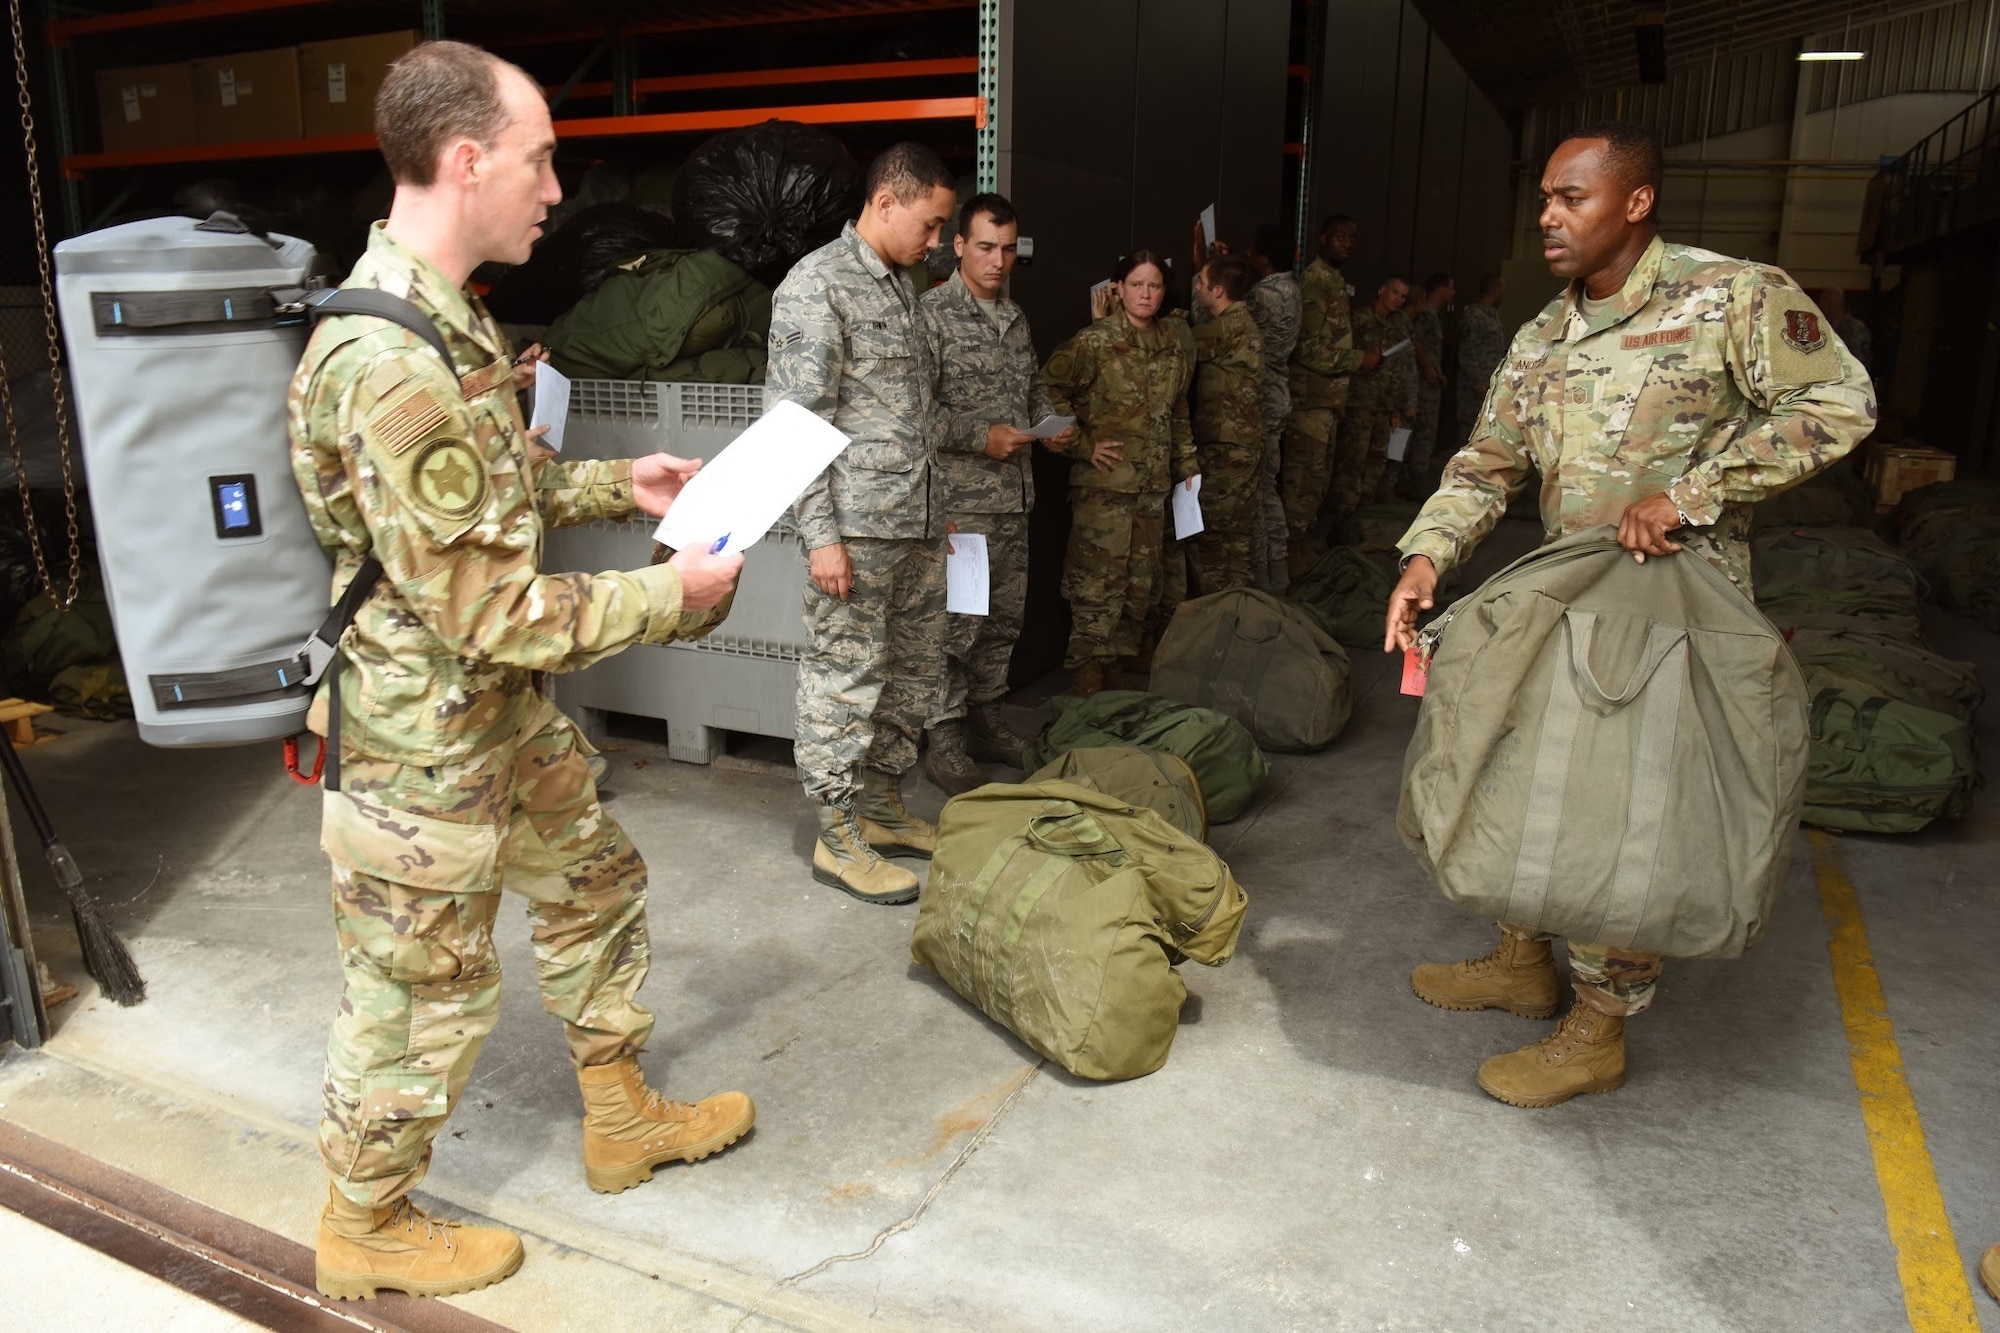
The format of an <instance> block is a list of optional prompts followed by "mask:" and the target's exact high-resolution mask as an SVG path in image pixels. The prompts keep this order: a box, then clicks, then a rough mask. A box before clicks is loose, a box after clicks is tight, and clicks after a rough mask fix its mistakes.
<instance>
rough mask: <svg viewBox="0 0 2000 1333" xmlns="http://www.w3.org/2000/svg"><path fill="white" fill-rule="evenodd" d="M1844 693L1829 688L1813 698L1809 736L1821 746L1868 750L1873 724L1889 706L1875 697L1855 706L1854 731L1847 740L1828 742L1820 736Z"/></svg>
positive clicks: (1885, 701)
mask: <svg viewBox="0 0 2000 1333" xmlns="http://www.w3.org/2000/svg"><path fill="white" fill-rule="evenodd" d="M1846 693H1847V691H1845V690H1842V689H1836V688H1829V689H1824V690H1821V691H1820V692H1819V693H1818V694H1816V695H1814V696H1813V701H1812V717H1811V722H1810V724H1809V728H1808V729H1809V734H1810V735H1811V736H1812V738H1813V739H1814V740H1816V741H1818V742H1820V743H1821V744H1822V745H1833V744H1838V745H1839V746H1840V748H1841V749H1843V750H1865V749H1867V748H1868V742H1869V741H1870V740H1871V739H1872V738H1873V737H1874V734H1875V723H1876V721H1877V720H1879V719H1880V718H1881V716H1882V710H1883V709H1885V708H1887V707H1888V706H1889V701H1888V700H1887V699H1884V698H1881V697H1880V696H1877V697H1874V698H1871V699H1867V700H1865V701H1863V702H1862V703H1861V704H1859V705H1857V706H1855V708H1854V729H1853V730H1852V731H1851V732H1849V733H1848V737H1847V739H1846V740H1844V741H1839V742H1835V741H1831V740H1828V739H1827V738H1826V737H1825V736H1823V735H1821V728H1822V727H1824V726H1825V725H1826V719H1827V716H1828V715H1829V714H1831V713H1832V712H1833V706H1834V705H1835V704H1837V703H1839V702H1840V701H1841V699H1842V697H1843V696H1845V695H1846Z"/></svg>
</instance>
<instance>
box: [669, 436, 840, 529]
mask: <svg viewBox="0 0 2000 1333" xmlns="http://www.w3.org/2000/svg"><path fill="white" fill-rule="evenodd" d="M847 445H848V439H847V437H846V436H845V435H842V434H841V433H840V432H839V431H837V430H835V429H834V428H833V427H832V426H830V425H828V424H827V423H826V422H824V421H822V420H821V419H820V418H818V417H816V416H814V415H813V414H812V413H811V412H808V411H806V409H805V408H803V407H800V406H799V405H798V404H797V403H794V402H781V403H779V404H778V405H777V406H776V407H773V408H772V409H771V410H770V411H768V412H766V413H765V414H764V415H763V416H762V417H760V418H758V420H757V421H756V422H755V423H754V424H752V425H751V427H750V429H748V430H746V431H744V432H743V433H742V434H741V435H739V436H737V437H736V438H735V439H734V440H732V441H730V443H729V446H728V447H727V448H725V449H724V450H723V451H722V452H721V453H719V454H717V455H716V456H715V457H714V458H711V459H710V460H709V461H708V462H706V463H704V464H703V465H702V469H701V471H699V472H697V473H695V474H694V478H693V479H692V480H691V481H689V482H688V484H687V485H686V486H684V487H682V488H681V493H680V494H679V495H678V496H676V497H675V498H674V503H673V507H672V508H671V509H669V510H667V516H666V517H665V518H663V519H661V520H660V526H659V528H658V529H657V530H655V531H654V533H653V540H654V541H657V542H659V543H661V544H662V545H664V546H671V547H673V548H674V549H675V550H676V551H688V550H696V549H699V550H703V551H708V550H714V549H716V543H717V542H725V543H726V544H725V545H724V546H723V547H722V548H721V549H723V550H728V551H743V550H747V549H749V548H750V547H752V546H754V545H756V544H757V542H758V541H760V540H761V539H762V538H763V536H764V534H765V533H767V532H769V531H770V530H771V527H772V525H773V524H775V523H776V522H777V521H778V520H779V519H780V518H782V517H784V514H785V511H786V510H787V509H790V508H791V507H792V504H793V503H794V502H795V501H796V500H797V499H798V498H799V496H800V494H801V493H802V492H804V490H805V488H806V487H808V486H810V485H811V484H812V481H813V478H814V477H817V476H818V475H819V474H820V473H822V472H824V471H826V468H827V464H829V463H831V462H833V460H834V459H836V458H838V457H839V456H840V451H841V450H842V449H845V448H846V447H847Z"/></svg>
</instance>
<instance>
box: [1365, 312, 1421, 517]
mask: <svg viewBox="0 0 2000 1333" xmlns="http://www.w3.org/2000/svg"><path fill="white" fill-rule="evenodd" d="M1418 299H1419V294H1418V293H1416V292H1415V291H1413V290H1412V289H1411V287H1410V285H1409V283H1408V282H1405V283H1404V284H1403V301H1402V304H1400V305H1398V306H1396V308H1395V309H1393V310H1391V311H1390V312H1389V313H1388V314H1386V315H1384V316H1383V317H1382V322H1383V324H1384V325H1385V326H1386V329H1385V332H1384V334H1383V346H1384V347H1385V348H1389V347H1400V348H1402V349H1403V350H1402V351H1401V352H1400V353H1399V354H1398V355H1396V356H1392V357H1389V358H1387V360H1388V363H1389V364H1388V365H1386V366H1384V367H1383V368H1382V369H1383V372H1384V373H1385V374H1387V375H1388V376H1389V377H1390V386H1391V387H1390V390H1389V401H1390V403H1391V405H1392V406H1393V407H1394V408H1395V413H1394V419H1393V420H1392V421H1391V422H1390V429H1391V430H1410V429H1412V428H1414V427H1415V426H1416V424H1417V414H1418V411H1419V410H1420V408H1419V402H1420V400H1419V399H1418V397H1417V390H1418V386H1419V385H1420V384H1422V382H1423V376H1422V375H1421V374H1420V373H1419V369H1420V366H1421V364H1422V353H1421V351H1420V350H1419V349H1418V346H1417V331H1416V329H1415V327H1414V326H1413V325H1412V324H1411V323H1410V315H1411V313H1412V312H1411V310H1410V302H1411V301H1412V300H1418ZM1419 308H1421V305H1420V307H1419ZM1382 448H1383V453H1382V462H1381V466H1380V467H1379V468H1378V469H1375V483H1374V485H1373V486H1371V487H1370V488H1369V489H1367V490H1366V491H1364V492H1362V502H1363V503H1364V504H1390V503H1393V502H1394V500H1395V498H1396V481H1397V479H1398V478H1399V477H1400V476H1402V472H1403V464H1402V462H1401V460H1399V459H1392V458H1390V457H1389V454H1388V448H1389V437H1388V436H1387V435H1384V436H1383V437H1382ZM1404 449H1405V455H1404V456H1405V457H1407V456H1408V453H1407V450H1408V442H1407V441H1405V443H1404ZM1369 463H1370V466H1371V468H1372V467H1373V466H1374V459H1373V458H1370V460H1369Z"/></svg>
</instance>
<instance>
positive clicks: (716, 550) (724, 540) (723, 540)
mask: <svg viewBox="0 0 2000 1333" xmlns="http://www.w3.org/2000/svg"><path fill="white" fill-rule="evenodd" d="M732 535H733V534H731V533H727V532H725V533H723V534H722V535H721V536H720V537H717V538H716V539H715V545H713V546H711V547H709V548H708V553H709V554H710V555H721V554H722V548H723V547H725V546H727V545H728V544H729V539H730V537H731V536H732Z"/></svg>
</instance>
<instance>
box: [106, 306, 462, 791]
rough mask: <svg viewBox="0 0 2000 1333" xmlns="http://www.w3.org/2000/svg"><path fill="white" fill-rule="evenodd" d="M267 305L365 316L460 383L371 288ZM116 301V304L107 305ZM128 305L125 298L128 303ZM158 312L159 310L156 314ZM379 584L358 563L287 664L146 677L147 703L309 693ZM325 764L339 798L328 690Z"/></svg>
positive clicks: (331, 666)
mask: <svg viewBox="0 0 2000 1333" xmlns="http://www.w3.org/2000/svg"><path fill="white" fill-rule="evenodd" d="M163 295H175V296H187V297H194V296H196V295H199V296H200V297H201V298H202V299H204V300H207V301H209V302H211V303H213V302H216V301H218V300H227V299H231V298H232V297H233V295H234V294H233V293H218V292H206V293H199V294H197V293H168V294H163ZM258 295H260V296H262V297H263V299H264V300H265V302H266V310H267V314H266V319H267V320H271V321H275V322H279V323H283V322H295V321H297V320H298V319H300V318H305V319H309V320H312V321H314V322H315V323H317V322H318V321H319V320H321V319H324V318H326V317H327V316H329V315H368V316H372V317H373V318H375V319H382V320H387V321H388V322H389V323H391V324H395V325H398V326H400V327H402V328H405V329H408V330H409V331H410V332H411V333H414V334H416V335H417V336H418V337H420V338H422V339H423V340H424V341H425V342H426V343H429V344H430V346H431V348H432V349H433V350H434V351H436V352H437V354H438V356H439V357H440V358H442V359H443V361H444V364H445V369H446V371H448V372H449V373H450V375H451V378H452V382H453V383H457V382H458V367H457V365H456V364H454V363H453V361H452V359H451V349H450V348H449V347H447V346H446V345H445V341H444V335H443V334H441V333H439V332H438V329H437V325H436V324H434V323H432V322H431V318H430V316H428V315H426V314H425V313H424V312H423V311H421V310H419V309H417V307H416V306H414V305H412V304H410V303H409V302H408V301H405V300H404V299H403V298H402V297H400V296H391V295H390V294H389V293H388V292H385V291H381V290H379V289H377V288H374V287H328V288H323V289H321V290H319V291H314V292H304V291H278V292H272V291H268V290H263V291H260V292H259V293H258ZM108 299H112V300H116V299H119V298H116V297H113V298H108ZM126 299H129V298H126ZM156 309H157V308H156ZM381 577H382V562H381V561H380V560H377V559H376V558H375V556H374V554H373V553H370V554H369V555H368V557H367V558H366V559H364V560H363V561H362V562H361V567H360V568H359V569H357V570H355V571H354V577H353V578H352V579H350V580H349V581H348V584H347V587H346V588H345V589H344V590H343V591H342V592H341V594H340V600H339V601H337V602H335V603H334V605H333V609H332V610H331V611H329V612H328V613H327V617H326V619H325V620H323V621H321V622H320V625H319V628H318V629H316V630H314V631H313V632H312V636H311V637H310V638H308V639H307V640H306V641H305V643H304V644H303V645H301V646H300V648H299V650H298V652H296V653H294V654H292V655H291V656H289V657H283V658H278V659H276V660H273V661H264V662H254V663H251V664H250V665H249V666H240V667H231V668H229V669H228V670H225V671H201V672H188V673H184V674H181V675H174V676H149V677H147V683H148V684H149V685H150V686H151V687H152V691H153V703H154V705H155V706H156V707H158V708H159V709H160V711H161V712H171V711H173V710H174V709H177V708H196V707H200V706H201V705H204V704H214V703H221V702H224V701H227V702H229V703H256V702H259V701H262V700H266V699H282V698H286V697H292V696H298V695H302V694H306V693H309V692H310V691H311V690H312V689H313V687H314V686H316V685H318V684H319V682H320V680H321V678H322V677H325V676H328V675H329V674H334V675H337V674H338V672H339V662H340V639H341V636H342V635H344V634H345V633H347V627H348V626H349V625H351V624H353V623H354V617H355V616H356V615H358V614H360V611H361V606H362V603H364V602H366V601H367V600H368V595H369V594H370V593H372V592H374V591H375V585H376V583H377V582H378V581H380V579H381ZM327 709H328V716H327V737H326V746H327V761H326V789H327V790H328V791H339V790H340V757H339V748H340V747H339V741H340V691H339V690H338V689H337V688H333V689H331V690H330V692H329V698H328V701H327Z"/></svg>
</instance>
